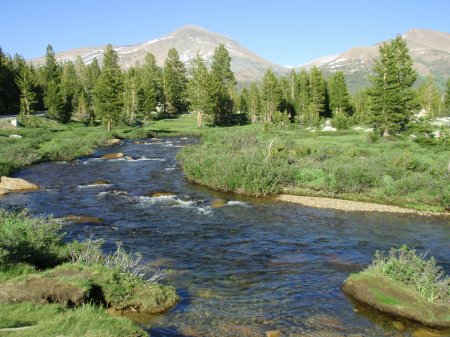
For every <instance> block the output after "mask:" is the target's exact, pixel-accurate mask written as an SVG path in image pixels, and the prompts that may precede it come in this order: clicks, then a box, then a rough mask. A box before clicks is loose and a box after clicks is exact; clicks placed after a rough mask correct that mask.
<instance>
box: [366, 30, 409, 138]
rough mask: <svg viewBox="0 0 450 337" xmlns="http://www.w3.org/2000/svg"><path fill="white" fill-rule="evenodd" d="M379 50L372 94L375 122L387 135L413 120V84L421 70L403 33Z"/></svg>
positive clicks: (378, 128)
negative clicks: (413, 60)
mask: <svg viewBox="0 0 450 337" xmlns="http://www.w3.org/2000/svg"><path fill="white" fill-rule="evenodd" d="M379 53H380V56H379V58H378V59H377V61H376V62H375V66H374V68H373V72H374V75H373V76H372V77H371V80H372V87H371V89H370V91H369V94H370V96H371V101H372V114H373V115H372V125H373V127H374V129H375V130H378V132H380V133H383V135H384V137H387V136H389V135H390V134H392V133H396V132H400V131H401V130H403V129H404V128H405V127H406V124H407V123H408V121H409V117H410V112H411V109H412V108H413V106H414V100H415V99H414V92H413V90H412V88H411V87H412V85H413V84H414V81H415V80H416V77H417V74H416V72H415V71H414V69H413V67H412V59H411V56H410V55H409V51H408V48H407V47H406V43H405V41H404V40H403V39H402V38H401V37H400V36H397V38H396V39H395V40H393V41H392V42H390V43H384V44H383V45H382V46H380V48H379Z"/></svg>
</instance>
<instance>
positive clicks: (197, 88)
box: [187, 53, 213, 128]
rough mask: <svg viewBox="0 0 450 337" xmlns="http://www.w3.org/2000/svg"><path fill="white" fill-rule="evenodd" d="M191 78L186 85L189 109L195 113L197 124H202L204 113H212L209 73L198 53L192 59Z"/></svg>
mask: <svg viewBox="0 0 450 337" xmlns="http://www.w3.org/2000/svg"><path fill="white" fill-rule="evenodd" d="M191 76H192V77H191V79H190V80H189V82H188V85H187V93H188V102H189V106H190V109H191V110H192V111H194V112H195V113H196V114H197V126H198V127H199V128H200V127H202V126H203V119H204V115H205V114H211V113H212V111H211V110H212V107H213V104H212V97H211V92H210V87H209V85H210V78H209V77H210V75H209V74H208V69H207V68H206V65H205V62H204V61H203V58H202V57H201V56H200V54H199V53H197V55H196V56H195V58H194V59H193V61H192V68H191Z"/></svg>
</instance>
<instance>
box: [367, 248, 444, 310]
mask: <svg viewBox="0 0 450 337" xmlns="http://www.w3.org/2000/svg"><path fill="white" fill-rule="evenodd" d="M365 272H368V273H373V274H377V275H382V276H386V277H387V278H389V279H392V280H394V281H397V282H400V283H402V284H404V285H405V286H407V287H411V288H413V289H414V290H415V291H417V292H418V294H419V295H420V296H421V297H423V298H424V299H426V300H427V301H428V302H429V303H442V304H447V305H448V304H450V277H449V276H446V275H445V273H444V271H443V270H442V268H441V267H440V266H438V265H437V264H436V260H435V259H434V258H433V257H430V258H427V256H426V254H425V253H422V254H418V253H417V252H416V250H415V249H410V248H408V247H407V246H406V245H403V246H401V247H400V248H391V250H390V251H389V253H385V252H380V251H377V252H376V253H375V257H374V259H373V261H372V264H371V265H370V266H369V267H368V268H367V269H366V270H365Z"/></svg>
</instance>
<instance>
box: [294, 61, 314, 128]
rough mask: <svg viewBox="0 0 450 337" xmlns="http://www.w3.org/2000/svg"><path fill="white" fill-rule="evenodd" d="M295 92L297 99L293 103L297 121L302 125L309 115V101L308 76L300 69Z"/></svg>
mask: <svg viewBox="0 0 450 337" xmlns="http://www.w3.org/2000/svg"><path fill="white" fill-rule="evenodd" d="M295 91H296V92H297V98H296V101H295V107H296V108H295V110H296V112H297V120H298V121H299V122H300V123H302V124H304V123H306V121H307V117H308V115H309V104H310V100H311V90H310V85H309V74H308V73H307V72H306V70H304V69H302V71H301V72H300V74H299V75H298V77H297V81H296V87H295Z"/></svg>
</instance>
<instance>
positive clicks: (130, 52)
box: [32, 24, 288, 82]
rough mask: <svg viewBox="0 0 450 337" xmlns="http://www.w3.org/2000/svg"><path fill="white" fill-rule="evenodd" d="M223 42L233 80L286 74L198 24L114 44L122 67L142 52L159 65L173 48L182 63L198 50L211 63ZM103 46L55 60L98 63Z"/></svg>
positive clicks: (39, 61) (138, 59)
mask: <svg viewBox="0 0 450 337" xmlns="http://www.w3.org/2000/svg"><path fill="white" fill-rule="evenodd" d="M220 44H223V45H225V48H227V50H228V52H229V54H230V56H231V58H232V60H231V69H232V70H233V72H234V73H235V75H236V79H237V80H238V81H241V82H249V81H257V80H261V79H262V77H263V75H264V72H265V71H266V69H267V68H272V69H274V71H276V72H278V73H280V74H287V73H288V70H287V69H286V68H283V67H281V66H279V65H276V64H273V63H271V62H269V61H267V60H265V59H264V58H262V57H260V56H258V55H256V54H254V53H252V52H251V51H250V50H248V49H247V48H245V47H244V46H242V45H240V44H239V43H237V42H236V41H233V40H232V39H230V38H228V37H226V36H223V35H220V34H218V33H214V32H211V31H209V30H207V29H205V28H203V27H201V26H198V25H193V24H189V25H185V26H182V27H180V28H178V29H177V30H175V31H173V32H171V33H169V34H167V35H165V36H163V37H160V38H157V39H154V40H150V41H147V42H144V43H141V44H136V45H131V46H114V50H115V51H116V52H117V54H118V56H119V64H120V65H121V67H122V68H129V67H131V66H134V65H136V63H140V64H142V63H143V61H144V59H145V55H146V54H147V53H152V54H153V55H155V58H156V61H157V62H158V64H159V65H160V66H162V65H163V64H164V61H165V59H166V57H167V53H168V51H169V49H171V48H176V49H177V50H178V53H179V55H180V59H181V61H182V62H184V63H185V64H186V66H187V67H188V68H189V66H190V63H191V61H192V59H193V58H194V57H195V56H196V55H197V53H199V54H200V55H201V56H202V58H203V59H204V60H205V62H206V63H207V64H208V65H209V64H211V61H212V57H213V55H214V50H215V48H216V47H217V46H218V45H220ZM104 50H105V46H100V47H95V48H78V49H74V50H69V51H66V52H61V53H57V54H56V55H55V56H56V59H57V60H58V61H62V62H65V61H75V60H76V58H77V57H78V56H80V57H81V58H82V60H83V61H84V62H85V63H90V62H92V60H93V59H94V58H97V59H98V61H99V62H101V61H102V60H103V52H104ZM44 61H45V60H44V58H43V57H42V58H39V59H36V60H32V62H33V63H35V64H43V63H44Z"/></svg>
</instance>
